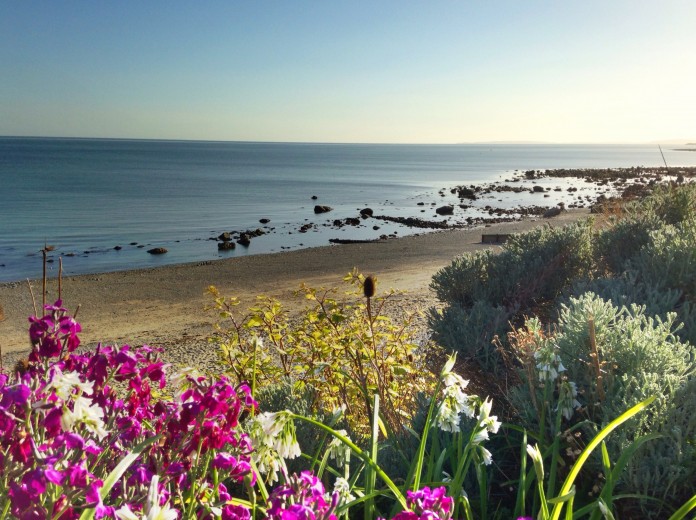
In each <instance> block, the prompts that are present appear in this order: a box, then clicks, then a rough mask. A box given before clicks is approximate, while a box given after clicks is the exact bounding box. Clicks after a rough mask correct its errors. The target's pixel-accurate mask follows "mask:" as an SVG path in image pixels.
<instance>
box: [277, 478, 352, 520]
mask: <svg viewBox="0 0 696 520" xmlns="http://www.w3.org/2000/svg"><path fill="white" fill-rule="evenodd" d="M268 501H269V503H270V507H269V508H268V510H267V511H266V515H267V518H268V520H288V519H298V520H302V519H305V520H310V519H312V520H336V515H335V514H334V512H335V511H336V507H337V506H338V504H339V493H338V492H334V493H333V494H332V495H331V496H328V495H327V494H326V492H325V490H324V485H323V484H322V483H321V480H319V479H318V478H317V477H316V476H315V475H314V474H312V473H311V472H309V471H303V472H302V473H301V474H300V475H296V474H293V475H290V476H289V477H288V479H287V483H286V484H283V485H281V486H277V487H276V488H275V489H274V490H273V492H272V493H271V495H270V496H269V498H268Z"/></svg>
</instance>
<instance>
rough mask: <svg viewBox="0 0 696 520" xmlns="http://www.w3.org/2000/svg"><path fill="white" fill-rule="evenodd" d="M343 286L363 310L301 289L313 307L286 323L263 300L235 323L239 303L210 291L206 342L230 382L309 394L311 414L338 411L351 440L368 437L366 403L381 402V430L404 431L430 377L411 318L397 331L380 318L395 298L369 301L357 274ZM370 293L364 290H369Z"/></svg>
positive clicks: (330, 294) (328, 293)
mask: <svg viewBox="0 0 696 520" xmlns="http://www.w3.org/2000/svg"><path fill="white" fill-rule="evenodd" d="M345 281H346V282H347V283H348V284H350V285H351V286H352V287H357V291H356V290H355V289H353V291H352V294H351V296H352V298H353V299H355V298H357V297H358V296H359V295H361V294H362V296H363V298H364V303H363V302H360V301H358V303H349V302H348V303H347V302H345V301H338V300H337V299H336V294H337V291H336V290H327V289H314V288H310V287H303V288H302V290H301V298H302V300H304V301H305V302H306V301H309V302H311V303H313V307H311V308H310V309H309V310H308V311H306V312H305V313H303V314H302V315H301V316H300V317H299V318H297V319H296V320H294V321H291V320H290V318H289V315H288V313H287V312H286V311H285V310H284V309H283V308H282V306H281V305H280V303H279V302H277V301H275V300H272V299H268V298H261V299H260V300H259V301H260V304H259V305H257V306H255V307H253V308H251V309H249V312H248V314H247V315H246V316H241V317H240V316H238V315H237V314H236V313H235V310H236V309H235V307H236V306H237V305H238V300H237V299H234V298H232V299H226V298H224V297H221V296H220V295H219V294H218V293H217V291H216V290H215V289H214V288H212V289H211V292H212V293H213V295H214V296H215V307H216V309H217V310H218V311H219V312H220V316H221V318H222V320H221V321H220V322H219V323H218V324H217V325H216V333H215V335H214V336H213V337H212V341H214V342H215V343H217V344H218V345H219V346H220V348H221V353H222V357H221V359H222V361H223V362H224V366H225V367H226V369H227V371H228V372H229V374H231V375H234V376H235V377H237V378H238V380H239V381H242V380H244V381H251V382H252V386H255V385H256V383H255V381H257V382H259V383H263V384H264V385H267V384H278V383H289V384H290V385H292V387H293V391H294V392H296V393H302V392H305V391H306V392H309V394H307V395H311V396H313V398H314V402H313V403H312V411H322V412H324V413H326V414H329V415H330V414H332V413H333V412H334V411H335V410H336V409H338V408H341V409H343V410H344V414H345V417H346V420H347V421H348V425H349V427H350V428H351V429H352V430H353V431H354V432H355V433H356V434H357V435H362V436H365V435H369V429H367V428H366V425H368V424H369V417H371V416H372V396H373V394H375V393H376V394H377V395H379V397H380V401H381V403H382V404H381V406H382V412H383V415H384V418H385V425H386V426H387V427H388V428H390V429H392V430H399V429H402V428H403V427H404V425H407V424H408V421H409V418H410V417H411V416H412V415H413V413H414V410H415V408H416V405H417V397H418V393H419V392H428V391H430V390H432V388H433V384H434V375H433V374H432V373H431V372H430V371H429V370H427V369H425V368H426V367H425V358H424V352H423V349H421V348H419V346H418V345H417V344H416V333H417V330H416V328H415V327H414V326H413V321H414V320H415V318H416V314H415V313H414V312H411V313H409V312H406V313H405V315H404V317H403V319H402V320H401V321H399V322H398V323H396V322H395V321H394V320H392V319H391V318H389V317H388V316H386V315H385V314H384V312H383V311H384V309H385V305H387V303H388V302H389V300H391V299H392V298H393V297H394V296H395V293H394V292H388V293H386V294H385V295H384V296H381V297H377V298H374V297H373V294H370V293H369V291H366V290H365V287H366V286H367V285H368V284H371V287H372V291H374V283H375V280H374V279H373V278H371V277H369V278H368V279H366V278H365V277H363V276H362V275H360V274H359V273H358V272H357V271H354V272H352V273H349V275H348V276H347V277H346V278H345ZM368 289H369V287H368Z"/></svg>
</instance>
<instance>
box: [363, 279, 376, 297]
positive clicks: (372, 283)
mask: <svg viewBox="0 0 696 520" xmlns="http://www.w3.org/2000/svg"><path fill="white" fill-rule="evenodd" d="M376 287H377V279H376V278H375V277H374V276H372V275H370V276H368V277H366V278H365V281H364V282H363V294H364V295H365V298H372V297H373V296H374V295H375V288H376Z"/></svg>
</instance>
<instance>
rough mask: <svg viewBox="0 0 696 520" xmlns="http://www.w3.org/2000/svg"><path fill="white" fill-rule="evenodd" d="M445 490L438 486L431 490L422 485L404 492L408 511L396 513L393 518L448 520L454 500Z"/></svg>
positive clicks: (397, 519)
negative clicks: (415, 489)
mask: <svg viewBox="0 0 696 520" xmlns="http://www.w3.org/2000/svg"><path fill="white" fill-rule="evenodd" d="M446 493H447V490H446V488H444V487H439V488H436V489H433V490H431V489H430V488H429V487H427V486H426V487H424V488H422V489H419V490H418V491H408V492H407V493H406V504H407V505H408V508H409V510H408V511H402V512H400V513H399V514H397V515H396V516H395V517H394V518H393V520H448V519H450V518H452V512H453V506H454V500H453V499H452V498H451V497H448V496H447V494H446Z"/></svg>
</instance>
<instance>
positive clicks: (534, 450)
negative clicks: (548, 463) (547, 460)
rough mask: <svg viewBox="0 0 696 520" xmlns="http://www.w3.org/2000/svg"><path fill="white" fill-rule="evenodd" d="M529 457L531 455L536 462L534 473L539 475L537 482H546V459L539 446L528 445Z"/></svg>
mask: <svg viewBox="0 0 696 520" xmlns="http://www.w3.org/2000/svg"><path fill="white" fill-rule="evenodd" d="M527 455H529V456H530V457H531V459H532V462H534V471H535V472H536V475H537V480H538V481H539V482H543V480H544V457H543V456H542V455H541V450H539V445H538V444H535V445H534V446H532V445H531V444H527Z"/></svg>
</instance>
